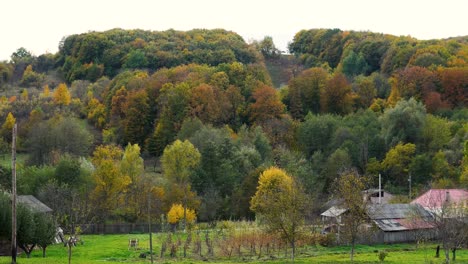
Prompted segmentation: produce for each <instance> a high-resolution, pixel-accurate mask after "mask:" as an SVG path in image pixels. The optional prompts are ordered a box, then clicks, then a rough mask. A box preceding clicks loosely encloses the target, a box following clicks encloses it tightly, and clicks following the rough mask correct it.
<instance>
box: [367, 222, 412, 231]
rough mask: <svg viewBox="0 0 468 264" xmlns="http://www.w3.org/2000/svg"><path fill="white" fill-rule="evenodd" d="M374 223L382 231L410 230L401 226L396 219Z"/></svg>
mask: <svg viewBox="0 0 468 264" xmlns="http://www.w3.org/2000/svg"><path fill="white" fill-rule="evenodd" d="M374 223H376V224H377V226H378V227H379V228H380V229H382V231H402V230H408V228H406V227H404V226H403V225H401V224H400V223H399V222H398V220H396V219H382V220H374Z"/></svg>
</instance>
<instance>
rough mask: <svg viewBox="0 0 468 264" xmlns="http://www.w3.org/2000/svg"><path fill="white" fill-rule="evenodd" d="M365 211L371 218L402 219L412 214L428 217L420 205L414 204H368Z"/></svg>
mask: <svg viewBox="0 0 468 264" xmlns="http://www.w3.org/2000/svg"><path fill="white" fill-rule="evenodd" d="M367 213H368V215H369V217H370V218H371V219H372V220H379V219H402V218H408V217H411V216H414V215H418V216H422V217H430V214H429V213H428V212H426V211H425V210H424V209H423V208H422V207H421V206H419V205H415V204H380V205H371V206H369V208H368V210H367Z"/></svg>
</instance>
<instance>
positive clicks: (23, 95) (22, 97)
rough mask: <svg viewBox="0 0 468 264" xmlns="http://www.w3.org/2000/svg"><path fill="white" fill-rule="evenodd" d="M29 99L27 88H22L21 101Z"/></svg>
mask: <svg viewBox="0 0 468 264" xmlns="http://www.w3.org/2000/svg"><path fill="white" fill-rule="evenodd" d="M28 100H29V94H28V90H26V89H23V91H22V92H21V101H24V102H27V101H28Z"/></svg>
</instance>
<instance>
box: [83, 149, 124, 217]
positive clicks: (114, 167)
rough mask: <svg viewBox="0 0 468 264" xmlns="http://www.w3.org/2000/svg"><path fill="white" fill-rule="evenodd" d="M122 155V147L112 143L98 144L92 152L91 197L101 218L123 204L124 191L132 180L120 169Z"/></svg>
mask: <svg viewBox="0 0 468 264" xmlns="http://www.w3.org/2000/svg"><path fill="white" fill-rule="evenodd" d="M122 155H123V151H122V149H120V148H119V147H117V146H114V145H103V146H99V147H97V148H96V150H95V151H94V153H93V158H92V163H93V165H94V167H95V170H94V172H93V174H92V177H93V180H94V184H95V188H94V190H93V192H92V194H91V198H92V200H93V203H94V205H95V210H96V214H97V215H98V216H99V217H101V218H103V219H104V218H105V217H106V216H107V215H109V213H112V212H113V211H114V210H117V209H119V207H120V206H121V205H122V204H123V199H124V198H125V193H126V192H127V190H128V186H129V185H130V183H131V182H132V180H131V178H130V177H129V176H128V175H124V174H123V173H122V171H121V169H120V162H121V159H122ZM101 220H102V219H101Z"/></svg>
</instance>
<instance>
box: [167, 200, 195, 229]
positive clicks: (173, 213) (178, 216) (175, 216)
mask: <svg viewBox="0 0 468 264" xmlns="http://www.w3.org/2000/svg"><path fill="white" fill-rule="evenodd" d="M186 214H187V216H186V217H187V224H192V223H194V222H195V219H197V215H196V214H195V211H194V210H192V209H190V208H187V212H186ZM183 219H184V207H183V206H182V204H179V203H177V204H173V205H172V206H171V209H170V210H169V212H168V213H167V221H168V222H169V223H170V224H173V225H175V224H178V223H180V221H181V220H183Z"/></svg>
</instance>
